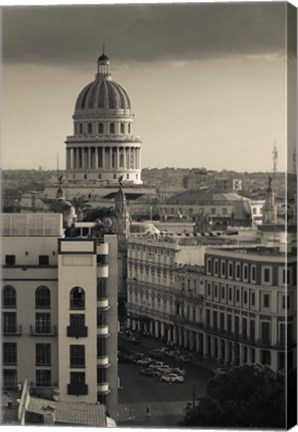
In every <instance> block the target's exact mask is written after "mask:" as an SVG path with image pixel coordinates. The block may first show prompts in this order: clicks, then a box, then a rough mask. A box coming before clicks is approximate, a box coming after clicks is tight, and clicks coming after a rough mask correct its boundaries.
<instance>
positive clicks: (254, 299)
mask: <svg viewBox="0 0 298 432" xmlns="http://www.w3.org/2000/svg"><path fill="white" fill-rule="evenodd" d="M255 301H256V296H255V293H251V305H252V306H255Z"/></svg>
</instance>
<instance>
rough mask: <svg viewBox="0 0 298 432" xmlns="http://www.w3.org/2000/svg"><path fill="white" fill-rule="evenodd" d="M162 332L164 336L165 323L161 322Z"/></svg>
mask: <svg viewBox="0 0 298 432" xmlns="http://www.w3.org/2000/svg"><path fill="white" fill-rule="evenodd" d="M160 333H161V337H164V335H165V323H163V322H162V323H161V324H160Z"/></svg>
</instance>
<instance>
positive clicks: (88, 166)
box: [86, 147, 92, 169]
mask: <svg viewBox="0 0 298 432" xmlns="http://www.w3.org/2000/svg"><path fill="white" fill-rule="evenodd" d="M91 156H92V153H91V147H88V163H87V167H86V168H87V169H91V168H92V158H91Z"/></svg>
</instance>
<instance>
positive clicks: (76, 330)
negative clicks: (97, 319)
mask: <svg viewBox="0 0 298 432" xmlns="http://www.w3.org/2000/svg"><path fill="white" fill-rule="evenodd" d="M67 336H68V337H75V338H80V337H87V336H88V327H86V326H82V327H73V326H68V327H67Z"/></svg>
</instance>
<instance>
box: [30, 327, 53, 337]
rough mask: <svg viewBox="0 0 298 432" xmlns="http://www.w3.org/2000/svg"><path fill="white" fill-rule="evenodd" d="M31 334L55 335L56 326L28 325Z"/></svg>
mask: <svg viewBox="0 0 298 432" xmlns="http://www.w3.org/2000/svg"><path fill="white" fill-rule="evenodd" d="M30 335H31V336H57V327H56V326H33V325H31V326H30Z"/></svg>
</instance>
